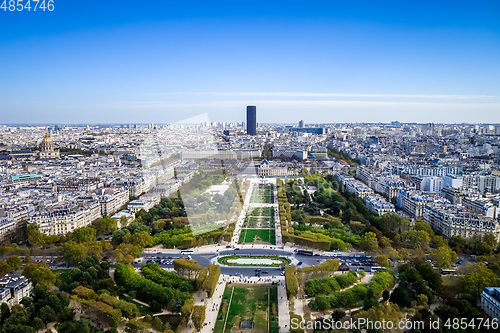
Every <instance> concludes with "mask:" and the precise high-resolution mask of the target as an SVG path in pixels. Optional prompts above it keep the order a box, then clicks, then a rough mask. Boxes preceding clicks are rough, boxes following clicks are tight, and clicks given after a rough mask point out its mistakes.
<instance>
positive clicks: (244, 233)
mask: <svg viewBox="0 0 500 333" xmlns="http://www.w3.org/2000/svg"><path fill="white" fill-rule="evenodd" d="M238 243H239V244H242V243H256V244H265V243H269V244H272V245H276V231H275V230H274V229H241V234H240V239H239V240H238Z"/></svg>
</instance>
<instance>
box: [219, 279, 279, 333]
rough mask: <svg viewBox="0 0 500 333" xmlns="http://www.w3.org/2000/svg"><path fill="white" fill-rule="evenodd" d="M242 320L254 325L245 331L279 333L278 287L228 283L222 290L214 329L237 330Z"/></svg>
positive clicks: (228, 332)
mask: <svg viewBox="0 0 500 333" xmlns="http://www.w3.org/2000/svg"><path fill="white" fill-rule="evenodd" d="M231 295H232V296H231ZM229 303H231V304H229ZM242 321H251V322H252V323H253V328H252V329H246V330H245V332H246V333H264V332H270V333H278V291H277V287H276V286H272V285H259V286H246V285H238V284H231V285H228V286H227V287H226V290H225V291H224V296H223V299H222V304H221V307H220V310H219V314H218V315H217V321H216V323H215V329H214V332H215V333H230V332H234V333H236V332H240V331H241V329H240V323H241V322H242ZM224 324H225V326H226V329H225V330H224Z"/></svg>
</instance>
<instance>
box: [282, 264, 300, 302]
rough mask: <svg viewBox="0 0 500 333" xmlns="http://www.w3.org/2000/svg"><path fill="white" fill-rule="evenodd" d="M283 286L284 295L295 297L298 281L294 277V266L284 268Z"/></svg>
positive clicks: (297, 290)
mask: <svg viewBox="0 0 500 333" xmlns="http://www.w3.org/2000/svg"><path fill="white" fill-rule="evenodd" d="M285 285H286V293H287V295H288V296H289V297H290V296H297V293H298V292H299V281H298V280H297V276H295V266H286V267H285Z"/></svg>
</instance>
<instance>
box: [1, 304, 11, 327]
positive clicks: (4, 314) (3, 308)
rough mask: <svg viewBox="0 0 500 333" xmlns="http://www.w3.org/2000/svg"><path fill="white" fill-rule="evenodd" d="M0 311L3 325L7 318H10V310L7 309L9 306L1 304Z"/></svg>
mask: <svg viewBox="0 0 500 333" xmlns="http://www.w3.org/2000/svg"><path fill="white" fill-rule="evenodd" d="M0 310H1V313H2V316H1V319H2V323H4V322H5V320H7V318H9V317H10V308H9V305H8V304H7V303H2V305H0Z"/></svg>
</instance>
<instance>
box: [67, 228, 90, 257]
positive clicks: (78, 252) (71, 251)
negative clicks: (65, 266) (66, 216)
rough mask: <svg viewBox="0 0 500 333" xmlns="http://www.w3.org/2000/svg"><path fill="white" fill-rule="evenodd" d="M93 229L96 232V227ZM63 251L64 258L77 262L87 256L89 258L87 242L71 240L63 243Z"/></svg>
mask: <svg viewBox="0 0 500 333" xmlns="http://www.w3.org/2000/svg"><path fill="white" fill-rule="evenodd" d="M93 230H94V232H95V229H93ZM73 235H74V234H73ZM94 235H95V234H94ZM94 237H95V236H94ZM62 252H63V256H64V259H66V260H67V261H70V262H73V263H75V264H77V263H79V262H81V261H83V260H84V259H85V258H87V252H88V248H87V246H85V244H80V243H76V242H74V241H69V242H66V243H64V244H63V246H62Z"/></svg>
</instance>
